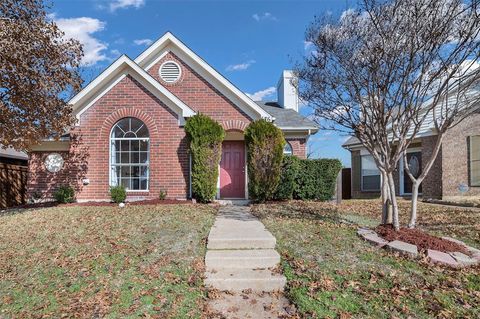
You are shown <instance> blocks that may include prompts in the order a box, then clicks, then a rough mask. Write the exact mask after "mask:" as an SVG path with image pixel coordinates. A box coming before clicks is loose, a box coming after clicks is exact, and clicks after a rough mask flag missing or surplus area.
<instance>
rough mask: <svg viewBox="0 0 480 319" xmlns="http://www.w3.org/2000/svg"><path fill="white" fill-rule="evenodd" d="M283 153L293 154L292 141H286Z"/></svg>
mask: <svg viewBox="0 0 480 319" xmlns="http://www.w3.org/2000/svg"><path fill="white" fill-rule="evenodd" d="M283 155H293V148H292V145H290V143H288V142H287V143H285V146H284V147H283Z"/></svg>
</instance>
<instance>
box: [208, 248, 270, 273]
mask: <svg viewBox="0 0 480 319" xmlns="http://www.w3.org/2000/svg"><path fill="white" fill-rule="evenodd" d="M279 262H280V255H279V254H278V253H277V252H276V251H275V250H274V249H249V250H209V251H207V255H206V256H205V265H206V267H207V270H208V269H217V270H218V269H224V268H250V269H256V268H271V267H275V266H276V265H277V264H278V263H279Z"/></svg>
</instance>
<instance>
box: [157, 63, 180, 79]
mask: <svg viewBox="0 0 480 319" xmlns="http://www.w3.org/2000/svg"><path fill="white" fill-rule="evenodd" d="M159 73H160V77H161V78H162V80H163V81H165V82H167V83H175V82H177V81H178V79H180V75H181V74H182V71H181V69H180V66H179V65H178V64H177V63H176V62H173V61H167V62H165V63H163V64H162V65H161V66H160V70H159Z"/></svg>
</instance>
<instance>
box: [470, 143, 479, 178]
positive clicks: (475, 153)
mask: <svg viewBox="0 0 480 319" xmlns="http://www.w3.org/2000/svg"><path fill="white" fill-rule="evenodd" d="M469 151H470V152H469V154H470V165H469V168H470V186H480V135H477V136H470V150H469Z"/></svg>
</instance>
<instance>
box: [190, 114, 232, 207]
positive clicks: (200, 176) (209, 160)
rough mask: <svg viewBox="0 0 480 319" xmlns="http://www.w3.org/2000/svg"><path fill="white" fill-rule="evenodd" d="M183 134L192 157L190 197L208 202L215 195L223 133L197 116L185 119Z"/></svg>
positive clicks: (210, 120) (218, 127) (206, 120)
mask: <svg viewBox="0 0 480 319" xmlns="http://www.w3.org/2000/svg"><path fill="white" fill-rule="evenodd" d="M185 132H186V133H187V137H188V140H189V147H190V154H191V156H192V195H193V197H194V198H195V199H196V200H197V201H199V202H201V203H206V202H210V201H211V200H213V199H214V197H215V194H216V193H217V180H218V165H219V164H220V159H221V156H222V141H223V139H224V138H225V131H224V130H223V128H222V126H221V125H220V124H218V123H217V122H216V121H215V120H213V119H211V118H210V117H208V116H206V115H203V114H197V115H194V116H192V117H190V118H188V119H187V123H186V125H185Z"/></svg>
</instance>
